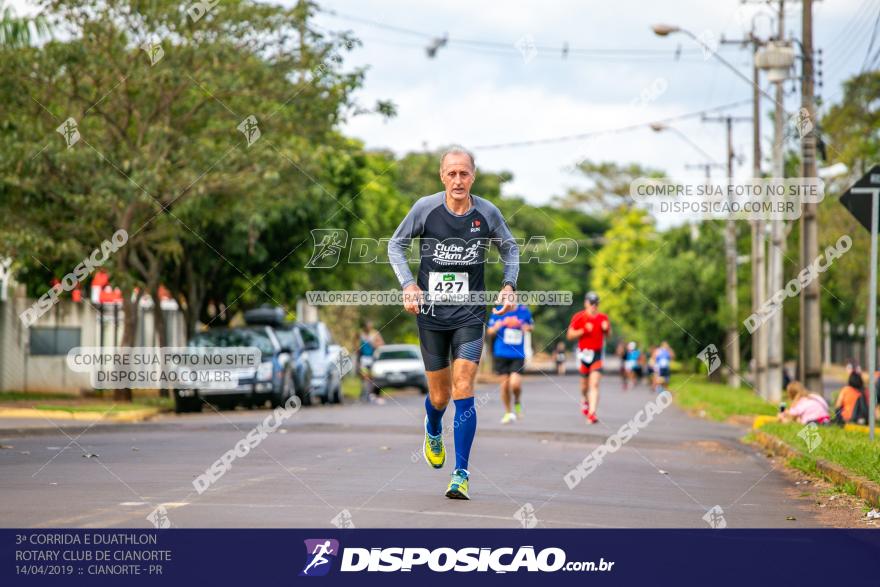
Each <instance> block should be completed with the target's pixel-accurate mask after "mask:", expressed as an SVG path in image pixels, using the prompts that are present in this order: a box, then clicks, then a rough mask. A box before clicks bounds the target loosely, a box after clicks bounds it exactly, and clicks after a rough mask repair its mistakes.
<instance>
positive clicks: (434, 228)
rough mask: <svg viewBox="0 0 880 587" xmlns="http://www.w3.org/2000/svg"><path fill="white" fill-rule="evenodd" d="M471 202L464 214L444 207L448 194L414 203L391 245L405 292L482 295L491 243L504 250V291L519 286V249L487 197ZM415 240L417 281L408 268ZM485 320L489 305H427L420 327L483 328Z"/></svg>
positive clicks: (395, 270)
mask: <svg viewBox="0 0 880 587" xmlns="http://www.w3.org/2000/svg"><path fill="white" fill-rule="evenodd" d="M471 199H472V202H473V205H472V206H471V208H470V210H468V211H467V212H465V213H464V214H461V215H459V214H455V213H454V212H452V211H451V210H450V209H449V208H448V207H447V206H446V192H439V193H436V194H433V195H430V196H425V197H423V198H420V199H419V200H418V201H417V202H416V203H415V204H413V207H412V209H410V211H409V214H407V215H406V218H404V219H403V222H401V223H400V226H398V227H397V230H396V231H394V236H392V237H391V240H390V242H389V243H388V259H389V261H390V262H391V266H392V268H393V269H394V274H395V275H397V279H398V281H400V286H401V287H402V288H406V287H407V286H408V285H410V284H411V283H416V284H418V286H419V288H420V289H421V290H422V291H423V292H425V293H426V294H430V293H431V292H432V290H433V291H434V292H451V293H459V292H460V291H462V290H465V291H468V292H470V293H474V292H481V291H484V290H485V285H484V281H483V265H484V263H485V261H486V252H487V251H488V250H489V246H490V245H492V244H494V245H495V246H497V247H498V249H499V250H500V252H501V261H502V262H503V263H504V280H503V282H502V285H501V287H503V286H504V285H506V284H510V285H511V286H513V287H514V289H515V288H516V278H517V276H518V274H519V247H518V246H517V244H516V241H515V240H514V238H513V235H512V234H511V233H510V229H509V228H508V227H507V223H506V222H505V221H504V218H503V217H502V216H501V211H500V210H498V208H497V207H496V206H495V205H494V204H493V203H492V202H490V201H488V200H486V199H484V198H481V197H479V196H474V195H471ZM415 237H419V239H420V243H419V257H420V262H419V275H418V278H417V279H416V278H414V277H413V274H412V271H410V269H409V265H408V264H407V257H408V253H409V249H410V246H411V245H412V239H413V238H415ZM428 299H430V295H429V296H428ZM485 321H486V306H485V305H483V304H462V305H446V304H430V303H426V304H423V305H422V308H421V311H420V312H419V316H418V325H419V327H420V328H425V329H428V330H453V329H456V328H461V327H462V326H470V325H482V324H484V323H485Z"/></svg>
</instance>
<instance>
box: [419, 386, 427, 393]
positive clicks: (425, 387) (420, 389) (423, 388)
mask: <svg viewBox="0 0 880 587" xmlns="http://www.w3.org/2000/svg"><path fill="white" fill-rule="evenodd" d="M419 391H421V392H422V395H428V386H427V385H421V386H419Z"/></svg>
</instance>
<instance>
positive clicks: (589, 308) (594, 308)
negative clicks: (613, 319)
mask: <svg viewBox="0 0 880 587" xmlns="http://www.w3.org/2000/svg"><path fill="white" fill-rule="evenodd" d="M584 309H585V310H586V311H587V314H589V315H590V316H592V315H593V314H595V313H596V312H597V311H598V310H599V306H594V305H593V304H591V303H590V302H587V301H585V302H584Z"/></svg>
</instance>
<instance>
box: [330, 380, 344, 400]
mask: <svg viewBox="0 0 880 587" xmlns="http://www.w3.org/2000/svg"><path fill="white" fill-rule="evenodd" d="M327 395H328V396H329V397H330V403H331V404H341V403H342V385H341V384H339V383H337V384H336V385H334V386H333V391H328V392H327Z"/></svg>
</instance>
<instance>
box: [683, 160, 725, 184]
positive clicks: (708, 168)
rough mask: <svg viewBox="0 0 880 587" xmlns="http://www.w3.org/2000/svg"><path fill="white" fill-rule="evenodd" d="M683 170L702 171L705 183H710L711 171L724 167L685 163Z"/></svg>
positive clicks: (716, 164)
mask: <svg viewBox="0 0 880 587" xmlns="http://www.w3.org/2000/svg"><path fill="white" fill-rule="evenodd" d="M684 167H685V169H700V170H702V171H703V173H704V175H705V176H706V183H711V181H712V169H724V168H725V166H724V165H722V164H721V163H686V164H685V166H684Z"/></svg>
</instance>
